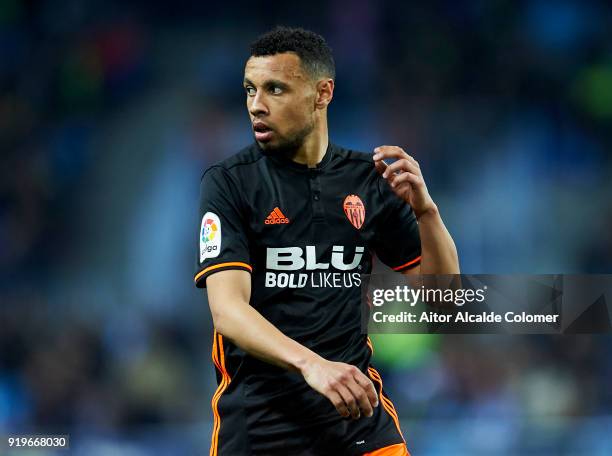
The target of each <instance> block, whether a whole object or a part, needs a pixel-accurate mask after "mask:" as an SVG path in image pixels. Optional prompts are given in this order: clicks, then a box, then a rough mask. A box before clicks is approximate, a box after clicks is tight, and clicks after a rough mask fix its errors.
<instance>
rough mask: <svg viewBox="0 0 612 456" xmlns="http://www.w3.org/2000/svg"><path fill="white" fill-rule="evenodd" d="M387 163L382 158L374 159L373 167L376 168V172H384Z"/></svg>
mask: <svg viewBox="0 0 612 456" xmlns="http://www.w3.org/2000/svg"><path fill="white" fill-rule="evenodd" d="M387 166H389V165H387V164H386V163H385V162H384V161H382V160H375V161H374V167H375V168H376V171H378V174H382V173H384V172H385V169H387Z"/></svg>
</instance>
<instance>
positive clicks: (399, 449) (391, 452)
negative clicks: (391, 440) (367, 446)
mask: <svg viewBox="0 0 612 456" xmlns="http://www.w3.org/2000/svg"><path fill="white" fill-rule="evenodd" d="M362 456H410V453H409V452H408V449H407V448H406V444H405V443H396V444H395V445H389V446H386V447H384V448H379V449H378V450H374V451H370V452H369V453H364V454H363V455H362Z"/></svg>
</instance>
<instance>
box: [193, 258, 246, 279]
mask: <svg viewBox="0 0 612 456" xmlns="http://www.w3.org/2000/svg"><path fill="white" fill-rule="evenodd" d="M229 267H237V268H245V269H248V270H249V272H253V267H252V266H251V265H250V264H246V263H242V262H240V261H230V262H227V263H219V264H213V265H212V266H208V267H207V268H205V269H202V270H201V271H200V272H198V273H197V274H196V276H195V278H194V279H193V280H194V281H195V282H196V283H197V282H198V280H199V279H200V277H202V276H203V275H204V274H207V273H209V272H210V271H214V270H215V269H219V268H229Z"/></svg>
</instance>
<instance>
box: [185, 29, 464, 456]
mask: <svg viewBox="0 0 612 456" xmlns="http://www.w3.org/2000/svg"><path fill="white" fill-rule="evenodd" d="M334 77H335V67H334V60H333V57H332V53H331V50H330V49H329V47H328V46H327V44H326V42H325V40H324V39H323V38H322V37H321V36H319V35H317V34H315V33H313V32H310V31H305V30H303V29H293V28H285V27H279V28H276V29H274V30H272V31H271V32H268V33H267V34H264V35H262V36H261V37H259V38H258V39H257V40H256V41H255V42H254V43H253V44H252V46H251V55H250V58H249V59H248V60H247V62H246V66H245V70H244V91H245V94H246V105H247V110H248V113H249V117H250V120H251V126H252V129H253V133H254V136H255V142H254V143H253V144H252V145H250V146H249V147H246V148H245V149H243V150H242V151H240V152H239V153H238V154H236V155H234V156H232V157H230V158H228V159H226V160H223V161H222V162H220V163H217V164H215V165H213V166H211V167H210V168H208V169H207V170H206V171H205V172H204V174H203V176H202V181H201V194H200V216H201V220H202V222H201V226H200V234H199V249H198V250H199V251H198V258H197V273H196V275H195V283H196V285H197V286H198V287H200V288H203V287H206V288H207V291H208V302H209V305H210V309H211V313H212V317H213V322H214V327H215V331H214V340H213V350H212V357H213V361H214V363H215V366H216V369H217V382H218V389H217V391H216V393H215V394H214V396H213V399H212V408H213V415H214V426H213V434H212V444H211V448H210V454H211V455H212V456H215V455H222V456H226V455H230V456H240V455H283V456H288V455H291V456H295V455H364V454H367V455H378V456H380V455H387V456H391V455H393V456H396V455H397V456H400V455H407V454H408V450H407V448H406V443H405V441H404V438H403V435H402V433H401V430H400V427H399V421H398V414H397V412H396V410H395V408H394V406H393V404H392V402H391V400H390V399H389V397H388V396H387V394H386V392H385V390H384V389H383V385H382V379H381V377H380V375H379V374H378V372H377V371H376V369H375V368H374V367H372V366H371V364H370V357H371V355H372V345H371V343H370V341H369V338H368V337H367V335H363V334H362V333H361V293H360V288H359V285H360V283H361V276H360V275H361V274H367V273H369V272H370V271H371V268H372V254H373V253H374V252H375V253H376V254H377V256H378V257H379V258H380V260H381V261H383V262H384V263H385V264H387V265H388V266H390V267H391V268H393V269H394V270H395V271H399V272H401V273H404V274H421V273H422V274H435V273H440V274H456V273H459V265H458V259H457V251H456V249H455V245H454V243H453V240H452V238H451V236H450V235H449V233H448V231H447V230H446V228H445V226H444V223H443V222H442V219H441V218H440V215H439V213H438V209H437V206H436V204H435V203H434V202H433V201H432V199H431V197H430V195H429V193H428V191H427V187H426V185H425V182H424V180H423V176H422V174H421V170H420V168H419V164H418V162H417V161H416V160H415V159H414V158H413V157H411V156H410V155H408V154H407V153H406V152H404V151H403V150H402V149H401V148H399V147H395V146H381V147H377V148H376V149H374V152H375V153H374V154H373V155H372V154H365V153H360V152H355V151H352V150H348V149H346V148H343V147H340V146H337V145H335V144H332V143H330V142H329V138H328V129H327V107H328V105H329V103H330V102H331V100H332V97H333V93H334V84H335V82H334ZM356 127H357V128H359V127H358V126H356ZM385 159H392V160H395V161H394V162H393V163H392V164H390V165H387V164H386V163H385V162H384V161H383V160H385Z"/></svg>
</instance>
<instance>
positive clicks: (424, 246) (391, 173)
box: [373, 146, 459, 274]
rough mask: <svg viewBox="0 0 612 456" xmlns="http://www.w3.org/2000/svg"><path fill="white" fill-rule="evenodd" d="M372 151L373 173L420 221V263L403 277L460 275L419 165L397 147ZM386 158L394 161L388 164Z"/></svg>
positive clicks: (447, 235)
mask: <svg viewBox="0 0 612 456" xmlns="http://www.w3.org/2000/svg"><path fill="white" fill-rule="evenodd" d="M374 152H375V153H374V156H373V159H374V165H375V166H376V170H377V171H378V172H379V173H381V174H382V176H383V178H384V179H385V180H386V181H387V183H388V184H389V185H390V187H391V189H392V190H393V192H394V193H395V194H396V195H397V196H399V197H400V198H401V199H402V200H404V201H405V202H406V203H408V204H409V205H410V206H411V207H412V210H413V211H414V214H415V216H416V218H417V220H418V222H419V235H420V237H421V262H420V265H419V266H416V267H414V268H412V269H408V270H407V271H405V272H404V274H459V257H458V255H457V248H456V247H455V243H454V241H453V238H452V237H451V235H450V233H449V232H448V230H447V229H446V226H445V225H444V222H443V221H442V217H440V212H439V211H438V206H437V205H436V204H435V203H434V201H433V199H432V198H431V196H430V195H429V191H428V190H427V185H426V184H425V180H424V179H423V174H422V173H421V167H420V165H419V163H418V162H417V161H416V160H415V159H414V157H411V156H410V155H408V154H407V153H406V152H404V150H403V149H402V148H401V147H397V146H380V147H377V148H376V149H374ZM385 159H396V161H395V162H393V163H391V164H390V165H387V164H386V163H385V162H384V161H383V160H385Z"/></svg>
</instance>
